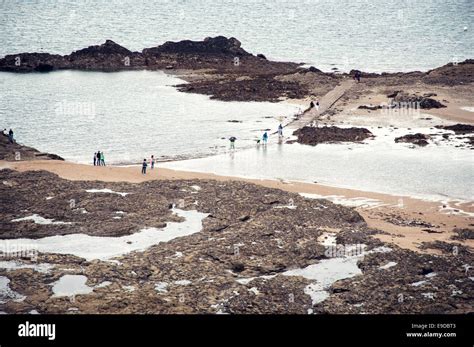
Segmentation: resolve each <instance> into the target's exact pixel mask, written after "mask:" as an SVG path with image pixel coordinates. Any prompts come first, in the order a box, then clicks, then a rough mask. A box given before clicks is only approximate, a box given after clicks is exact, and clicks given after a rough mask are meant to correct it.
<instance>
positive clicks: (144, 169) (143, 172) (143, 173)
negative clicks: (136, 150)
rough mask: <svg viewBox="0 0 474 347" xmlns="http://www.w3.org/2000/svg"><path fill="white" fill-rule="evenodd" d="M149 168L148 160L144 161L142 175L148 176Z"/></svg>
mask: <svg viewBox="0 0 474 347" xmlns="http://www.w3.org/2000/svg"><path fill="white" fill-rule="evenodd" d="M147 166H148V164H147V162H146V159H143V164H142V175H146V167H147Z"/></svg>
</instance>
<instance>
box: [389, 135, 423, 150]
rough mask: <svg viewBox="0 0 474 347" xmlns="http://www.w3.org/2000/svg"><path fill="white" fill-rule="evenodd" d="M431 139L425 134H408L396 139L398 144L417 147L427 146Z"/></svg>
mask: <svg viewBox="0 0 474 347" xmlns="http://www.w3.org/2000/svg"><path fill="white" fill-rule="evenodd" d="M429 139H430V137H429V136H428V135H425V134H421V133H417V134H408V135H404V136H400V137H397V138H395V142H396V143H412V144H414V145H417V146H422V147H424V146H427V145H428V141H427V140H429Z"/></svg>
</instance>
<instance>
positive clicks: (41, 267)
mask: <svg viewBox="0 0 474 347" xmlns="http://www.w3.org/2000/svg"><path fill="white" fill-rule="evenodd" d="M52 268H54V265H52V264H48V263H40V264H24V263H21V262H19V261H14V260H10V261H0V269H5V270H7V271H14V270H20V269H32V270H34V271H37V272H41V273H49V272H50V271H51V269H52Z"/></svg>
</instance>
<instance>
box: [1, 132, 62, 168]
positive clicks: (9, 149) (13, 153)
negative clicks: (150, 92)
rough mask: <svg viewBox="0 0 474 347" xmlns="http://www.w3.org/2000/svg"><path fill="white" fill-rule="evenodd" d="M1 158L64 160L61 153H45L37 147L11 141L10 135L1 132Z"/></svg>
mask: <svg viewBox="0 0 474 347" xmlns="http://www.w3.org/2000/svg"><path fill="white" fill-rule="evenodd" d="M0 160H8V161H14V160H64V159H63V158H61V157H60V156H59V155H56V154H51V153H43V152H40V151H38V150H37V149H35V148H32V147H28V146H24V145H20V144H19V143H17V142H16V141H14V142H13V143H10V141H9V140H8V136H7V135H5V134H3V133H2V134H0Z"/></svg>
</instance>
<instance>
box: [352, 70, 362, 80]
mask: <svg viewBox="0 0 474 347" xmlns="http://www.w3.org/2000/svg"><path fill="white" fill-rule="evenodd" d="M361 75H362V74H361V72H360V71H359V70H357V71H356V72H355V74H354V79H355V80H356V81H357V83H360V77H361Z"/></svg>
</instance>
